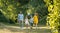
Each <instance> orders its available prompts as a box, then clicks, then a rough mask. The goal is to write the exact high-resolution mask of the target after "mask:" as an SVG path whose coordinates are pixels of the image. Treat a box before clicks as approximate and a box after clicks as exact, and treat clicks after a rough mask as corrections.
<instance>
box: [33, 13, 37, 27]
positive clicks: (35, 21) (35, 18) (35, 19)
mask: <svg viewBox="0 0 60 33" xmlns="http://www.w3.org/2000/svg"><path fill="white" fill-rule="evenodd" d="M33 19H34V25H35V27H36V28H37V24H38V15H37V13H35V15H34V17H33Z"/></svg>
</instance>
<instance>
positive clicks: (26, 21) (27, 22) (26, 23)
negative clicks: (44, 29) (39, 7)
mask: <svg viewBox="0 0 60 33" xmlns="http://www.w3.org/2000/svg"><path fill="white" fill-rule="evenodd" d="M25 25H26V27H27V28H28V26H29V21H28V17H27V16H26V18H25Z"/></svg>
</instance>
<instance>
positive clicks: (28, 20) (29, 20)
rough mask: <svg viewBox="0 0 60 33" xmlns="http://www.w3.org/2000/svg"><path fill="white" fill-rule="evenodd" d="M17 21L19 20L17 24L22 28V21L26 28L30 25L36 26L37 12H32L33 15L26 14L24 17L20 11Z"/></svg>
mask: <svg viewBox="0 0 60 33" xmlns="http://www.w3.org/2000/svg"><path fill="white" fill-rule="evenodd" d="M18 22H19V26H20V27H21V29H23V27H24V23H25V26H26V28H28V27H30V28H31V29H32V27H33V26H35V27H36V28H37V25H38V14H37V13H34V16H33V15H26V16H25V17H24V15H23V13H22V12H20V13H19V14H18Z"/></svg>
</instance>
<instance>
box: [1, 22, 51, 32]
mask: <svg viewBox="0 0 60 33" xmlns="http://www.w3.org/2000/svg"><path fill="white" fill-rule="evenodd" d="M0 33H51V32H50V28H49V27H38V29H36V28H35V27H33V29H30V27H29V28H26V27H24V28H23V30H21V28H20V27H17V26H7V25H4V24H2V23H0Z"/></svg>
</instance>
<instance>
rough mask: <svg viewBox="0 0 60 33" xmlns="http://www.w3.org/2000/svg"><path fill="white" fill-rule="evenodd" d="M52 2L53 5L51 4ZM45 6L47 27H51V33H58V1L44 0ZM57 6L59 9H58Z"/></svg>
mask: <svg viewBox="0 0 60 33" xmlns="http://www.w3.org/2000/svg"><path fill="white" fill-rule="evenodd" d="M52 1H53V4H51V2H52ZM45 2H46V4H47V5H48V11H49V14H48V17H47V25H48V24H49V26H50V27H51V30H52V33H58V26H59V24H60V23H59V22H60V21H59V20H60V18H59V15H60V11H59V7H60V6H59V5H60V0H48V1H47V0H45ZM58 6H59V7H58Z"/></svg>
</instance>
